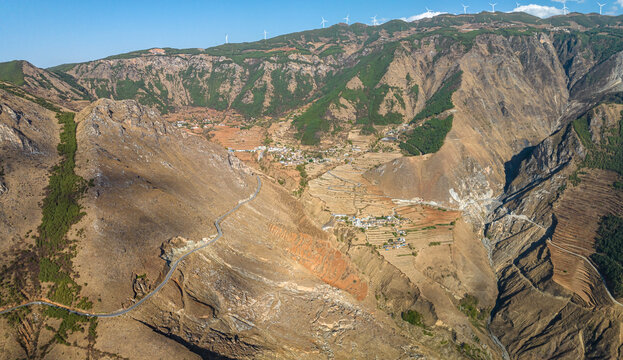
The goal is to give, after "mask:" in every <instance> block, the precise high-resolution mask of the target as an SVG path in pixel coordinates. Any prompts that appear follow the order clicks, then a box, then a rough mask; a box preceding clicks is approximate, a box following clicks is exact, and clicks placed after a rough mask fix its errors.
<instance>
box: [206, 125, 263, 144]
mask: <svg viewBox="0 0 623 360" xmlns="http://www.w3.org/2000/svg"><path fill="white" fill-rule="evenodd" d="M210 135H213V137H212V141H214V142H216V143H219V144H221V145H222V146H223V147H226V148H231V149H234V150H251V149H255V148H256V147H258V146H260V145H262V140H263V139H264V135H263V129H262V128H259V127H253V128H251V129H245V130H242V129H240V128H238V127H235V126H226V125H219V126H215V127H214V129H213V130H212V131H210Z"/></svg>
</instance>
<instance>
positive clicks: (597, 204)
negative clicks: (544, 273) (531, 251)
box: [548, 170, 623, 306]
mask: <svg viewBox="0 0 623 360" xmlns="http://www.w3.org/2000/svg"><path fill="white" fill-rule="evenodd" d="M616 178H617V176H616V174H615V173H613V172H609V171H603V170H590V171H587V172H586V173H585V174H580V179H581V182H580V183H579V184H578V185H577V186H571V187H569V188H567V189H566V191H565V192H564V195H563V196H562V198H561V199H560V200H559V201H558V202H557V203H556V205H555V210H554V214H555V216H556V219H557V221H558V224H557V225H556V229H555V231H554V234H553V235H552V240H551V242H552V244H553V245H554V246H552V244H548V247H549V250H550V252H551V256H552V263H553V264H554V281H556V282H557V283H559V284H560V285H562V286H564V287H565V288H567V289H569V290H571V291H573V292H575V293H576V294H578V295H579V296H580V297H581V298H582V299H583V300H584V301H585V302H586V303H587V304H588V305H590V306H593V305H603V304H609V303H610V300H609V299H608V296H607V294H606V293H605V289H604V286H603V285H602V283H601V279H600V275H599V274H598V273H597V272H596V271H595V270H594V269H593V267H592V266H591V265H590V264H588V262H587V261H586V260H584V259H583V258H582V257H580V256H583V257H586V258H588V257H589V256H590V255H591V254H593V253H594V252H595V236H596V233H597V228H598V226H599V221H600V219H601V217H602V216H604V215H606V214H609V213H610V214H621V213H623V195H622V194H621V192H620V191H615V190H614V189H613V187H612V183H613V182H614V181H615V180H616ZM565 250H566V251H565ZM574 254H577V255H574ZM578 255H580V256H578Z"/></svg>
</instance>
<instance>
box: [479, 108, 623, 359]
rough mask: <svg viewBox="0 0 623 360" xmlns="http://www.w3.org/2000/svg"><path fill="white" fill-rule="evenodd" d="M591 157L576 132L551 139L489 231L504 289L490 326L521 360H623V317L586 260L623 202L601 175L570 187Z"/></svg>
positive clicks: (529, 162) (524, 166) (524, 168)
mask: <svg viewBox="0 0 623 360" xmlns="http://www.w3.org/2000/svg"><path fill="white" fill-rule="evenodd" d="M604 110H605V109H604V107H603V106H601V107H600V108H599V111H600V112H601V113H602V114H603V113H604ZM599 111H598V112H599ZM618 116H620V115H618ZM618 116H617V117H618ZM602 120H603V119H602ZM585 151H586V150H585V149H584V148H583V146H582V145H581V143H580V141H579V140H578V138H577V136H576V134H575V132H574V130H573V128H572V126H567V127H565V128H563V129H562V130H561V131H559V132H557V133H555V134H553V135H552V136H551V137H548V138H547V139H545V140H544V141H543V142H541V143H540V144H539V145H538V146H537V147H536V148H535V149H534V151H533V152H532V154H531V155H530V156H529V157H528V158H527V159H526V160H524V162H522V163H521V166H520V169H519V171H518V176H517V177H516V178H515V179H513V181H512V183H511V184H510V186H509V187H508V191H507V193H506V194H505V195H504V197H503V198H502V201H503V205H502V206H500V207H499V208H498V209H497V210H496V212H495V213H493V214H492V215H491V222H490V223H489V224H487V229H486V232H485V234H486V236H487V238H488V240H489V241H490V245H491V259H492V262H493V266H494V267H495V268H496V269H497V270H498V276H499V289H500V294H499V297H498V302H497V305H496V308H495V309H494V311H493V320H492V323H491V327H492V330H493V331H494V333H496V334H497V335H498V337H499V338H500V340H501V341H502V343H504V344H505V345H506V346H507V350H508V351H509V353H511V354H512V356H513V357H515V358H535V357H538V358H554V357H564V358H583V357H594V356H596V357H604V358H617V357H619V349H620V347H621V340H620V336H619V334H620V331H621V319H622V316H623V311H622V308H621V307H620V306H618V305H616V304H614V303H613V301H612V300H611V298H610V297H609V295H608V293H607V291H606V289H605V287H604V284H603V282H602V279H601V277H600V275H599V273H597V271H596V269H595V268H594V266H593V265H591V264H590V263H589V262H588V259H587V257H588V256H590V254H592V253H593V252H594V239H595V233H596V229H597V224H598V221H599V219H600V217H601V216H602V215H603V214H606V213H620V212H621V211H622V209H621V206H622V205H623V200H622V199H621V197H620V194H617V193H615V191H614V189H613V188H612V186H611V184H612V182H613V181H614V180H615V179H616V178H617V177H616V174H613V173H610V172H604V171H601V170H590V171H588V172H587V173H586V174H585V175H580V178H581V179H582V180H581V183H580V184H579V185H577V186H573V187H572V185H571V183H570V182H567V185H566V186H567V189H565V188H564V186H563V184H565V183H566V180H567V178H568V176H569V175H570V174H571V173H572V172H573V171H574V170H575V168H576V164H577V163H578V162H579V161H581V160H582V159H583V158H584V156H585ZM569 187H571V188H569ZM537 303H538V304H541V305H540V306H539V307H535V306H533V305H532V304H537Z"/></svg>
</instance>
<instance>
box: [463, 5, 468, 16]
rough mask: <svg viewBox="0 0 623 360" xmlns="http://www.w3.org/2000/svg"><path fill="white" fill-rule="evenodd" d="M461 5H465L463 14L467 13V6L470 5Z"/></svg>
mask: <svg viewBox="0 0 623 360" xmlns="http://www.w3.org/2000/svg"><path fill="white" fill-rule="evenodd" d="M461 6H463V14H467V8H468V7H469V5H463V4H461Z"/></svg>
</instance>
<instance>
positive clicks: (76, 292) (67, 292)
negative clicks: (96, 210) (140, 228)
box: [0, 112, 97, 344]
mask: <svg viewBox="0 0 623 360" xmlns="http://www.w3.org/2000/svg"><path fill="white" fill-rule="evenodd" d="M74 115H75V114H74V113H69V112H65V113H60V112H59V113H57V116H56V118H57V119H58V121H59V123H60V124H61V125H62V131H61V133H60V142H59V144H58V146H57V151H58V153H59V155H60V157H61V161H60V163H59V164H58V165H56V166H54V168H53V169H52V172H51V174H50V178H49V183H48V187H47V194H46V197H45V199H44V200H43V205H42V219H41V224H40V225H39V227H38V235H36V236H35V235H32V237H33V238H34V239H35V245H36V246H35V248H34V249H31V250H24V251H22V252H21V253H20V254H18V256H17V257H16V261H15V262H14V263H12V264H10V265H9V266H4V267H3V268H2V271H1V272H0V274H1V281H2V283H1V287H0V304H2V305H7V304H15V303H17V302H20V301H23V300H24V296H23V295H20V294H19V292H21V291H26V292H31V291H34V292H41V291H42V290H43V289H47V295H46V296H47V298H49V299H50V300H52V301H54V302H58V303H61V304H65V305H68V306H73V307H77V308H80V309H84V310H88V309H90V308H91V307H92V303H91V302H90V301H89V300H88V299H87V298H86V297H82V296H80V290H81V286H80V285H78V283H76V281H75V280H74V279H73V274H74V271H73V264H72V258H73V257H74V256H75V254H76V245H75V244H73V243H74V241H72V240H69V239H68V238H67V232H68V231H69V229H70V227H71V226H72V225H73V224H75V223H76V222H78V220H79V219H80V217H81V216H82V215H83V214H84V213H83V212H81V207H80V205H79V204H78V199H79V198H80V197H81V196H82V195H83V193H84V191H85V190H86V188H87V183H86V181H85V180H84V179H82V178H81V177H80V176H78V175H76V173H75V172H74V167H75V154H76V149H77V143H76V126H77V124H76V123H75V122H74ZM29 234H30V231H29V232H28V233H27V234H26V237H28V236H29ZM42 284H45V287H43V286H42ZM16 291H17V292H18V293H16ZM29 312H30V310H29V309H22V310H19V311H16V312H12V313H10V314H7V315H6V316H7V317H8V318H9V322H10V323H11V324H13V325H16V324H19V323H20V322H21V321H22V320H23V319H24V317H25V316H26V315H27V314H28V313H29ZM44 314H45V315H46V316H48V317H52V318H57V319H60V320H61V321H60V323H59V325H58V328H57V329H54V328H53V327H51V326H49V325H48V326H46V327H47V328H49V329H51V330H53V331H54V332H55V335H54V340H55V341H57V342H60V343H64V344H68V342H67V341H68V340H67V338H68V335H69V334H71V333H72V332H75V331H83V330H84V328H83V324H87V323H89V324H90V325H89V337H91V335H93V334H95V326H96V324H97V322H96V320H93V319H89V318H87V317H84V316H79V315H76V314H72V313H70V312H68V311H65V310H61V309H55V308H46V309H45V311H44Z"/></svg>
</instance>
